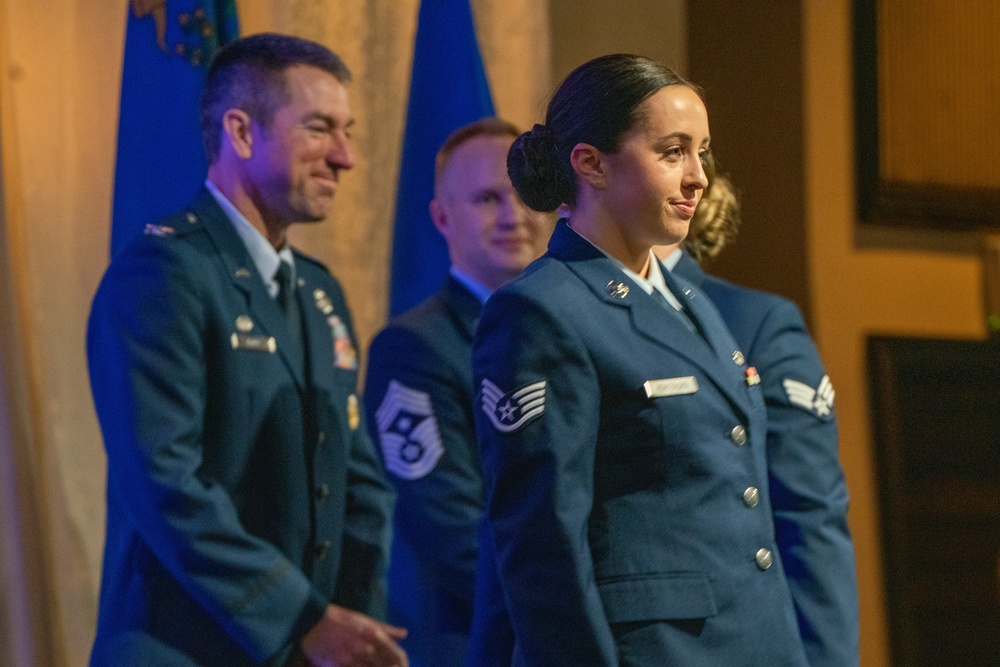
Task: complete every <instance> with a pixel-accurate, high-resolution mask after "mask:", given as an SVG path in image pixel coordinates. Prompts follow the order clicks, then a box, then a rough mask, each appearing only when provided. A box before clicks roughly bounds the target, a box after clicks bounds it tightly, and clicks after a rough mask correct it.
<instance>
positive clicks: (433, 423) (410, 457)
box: [375, 380, 444, 480]
mask: <svg viewBox="0 0 1000 667" xmlns="http://www.w3.org/2000/svg"><path fill="white" fill-rule="evenodd" d="M375 421H376V423H377V424H378V431H379V442H380V443H381V445H382V455H383V458H384V459H385V467H386V470H388V471H389V472H390V473H392V474H393V475H395V476H397V477H400V478H402V479H408V480H414V479H420V478H421V477H423V476H424V475H426V474H427V473H429V472H430V471H431V470H433V469H434V466H435V465H437V462H438V459H440V458H441V455H442V454H444V445H443V444H442V443H441V433H440V431H439V430H438V424H437V419H435V418H434V408H433V406H432V405H431V397H430V394H428V393H427V392H423V391H418V390H416V389H411V388H410V387H407V386H405V385H403V384H400V383H399V382H396V381H395V380H392V381H390V382H389V388H388V389H387V390H386V392H385V398H383V399H382V405H380V406H379V408H378V410H377V411H376V412H375Z"/></svg>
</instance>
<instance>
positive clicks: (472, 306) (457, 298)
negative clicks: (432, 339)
mask: <svg viewBox="0 0 1000 667" xmlns="http://www.w3.org/2000/svg"><path fill="white" fill-rule="evenodd" d="M444 297H445V304H446V305H447V307H448V312H449V313H450V314H451V317H452V319H453V320H454V321H455V324H456V325H457V326H458V329H459V331H461V332H462V335H463V336H464V337H465V339H466V340H468V341H470V342H471V341H472V339H473V337H474V336H475V333H476V325H477V324H478V323H479V315H480V313H481V312H482V309H483V305H482V304H481V303H480V302H479V299H478V298H477V297H476V295H475V294H473V293H472V292H470V291H469V290H468V289H466V288H465V286H464V285H462V284H461V283H460V282H458V281H457V280H455V279H454V278H453V277H451V276H448V280H447V281H446V282H445V285H444Z"/></svg>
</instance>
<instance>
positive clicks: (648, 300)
mask: <svg viewBox="0 0 1000 667" xmlns="http://www.w3.org/2000/svg"><path fill="white" fill-rule="evenodd" d="M549 254H550V255H551V256H553V257H555V258H556V259H560V260H562V261H563V262H565V263H566V265H567V267H568V268H569V269H570V270H571V271H573V272H574V273H575V274H576V275H577V276H579V277H580V279H581V280H582V281H583V282H584V283H585V284H586V285H587V286H588V287H590V289H591V290H592V291H593V293H594V294H595V295H596V296H597V298H598V299H600V300H601V301H602V302H604V303H606V304H608V305H610V306H613V307H618V308H627V309H629V311H630V314H631V319H632V325H633V327H634V328H635V330H636V331H637V332H638V333H639V334H640V335H642V336H644V337H645V338H647V339H648V340H650V341H651V342H652V343H654V344H656V345H659V346H661V347H664V348H667V349H669V350H671V351H672V352H674V353H675V354H678V355H680V356H683V357H684V358H686V359H688V360H689V361H690V362H692V363H694V364H696V365H697V366H698V367H699V368H701V370H702V371H703V372H704V373H705V375H706V376H708V377H709V378H711V379H712V381H713V382H714V383H715V384H716V385H717V386H718V387H719V389H720V390H721V391H723V392H724V393H725V394H726V396H728V397H729V398H730V400H731V401H732V402H733V403H734V404H735V405H737V406H739V407H740V409H741V410H742V411H744V412H746V405H747V399H746V397H745V396H743V395H742V392H740V391H738V389H739V388H741V382H742V380H741V379H740V377H739V367H737V366H736V364H735V363H733V362H732V361H730V362H729V364H726V363H725V362H726V361H727V357H729V356H731V355H732V353H733V351H734V350H735V349H736V347H735V344H732V347H731V349H727V348H728V347H729V345H728V344H727V342H726V339H727V338H728V334H727V333H726V332H725V329H720V327H721V326H722V325H721V320H719V318H718V317H717V316H716V317H715V318H713V317H712V314H713V313H712V311H711V310H710V309H711V306H710V305H709V304H708V303H707V302H706V301H705V299H704V297H702V296H701V295H700V294H699V293H698V292H696V291H695V290H694V289H693V288H691V287H690V285H688V284H687V283H686V282H685V283H683V284H682V283H681V282H680V281H678V280H677V279H676V278H671V276H670V273H669V272H668V271H667V270H666V268H663V267H662V266H661V268H663V274H664V278H665V279H666V281H667V286H668V287H669V288H670V290H671V291H672V292H674V294H675V296H677V298H678V300H679V301H680V302H681V303H683V304H685V305H686V306H688V308H689V313H690V314H691V316H692V318H693V319H694V320H695V324H696V325H698V326H699V327H700V328H701V330H702V331H703V332H705V338H703V337H702V336H699V335H697V334H692V333H691V331H690V330H689V329H688V328H687V327H686V326H685V325H684V323H683V322H682V321H681V320H680V319H679V318H677V317H674V316H673V315H671V314H670V313H669V312H666V311H665V310H664V306H663V305H662V304H660V303H658V302H657V300H656V298H655V297H654V296H652V295H649V294H646V292H645V291H644V290H643V289H642V288H640V287H639V286H638V285H636V284H635V283H634V282H633V281H632V280H631V279H630V278H629V277H628V276H626V275H625V274H624V273H622V271H621V269H620V268H619V267H618V266H617V265H615V264H614V263H613V262H612V261H611V260H610V259H608V258H607V257H605V256H604V254H603V253H601V251H600V250H598V249H597V248H595V247H594V246H593V245H592V244H590V243H589V242H588V241H587V240H586V239H584V238H582V237H581V236H580V235H578V234H577V233H576V232H574V231H573V230H572V229H570V228H569V227H568V226H567V225H566V223H565V222H564V221H560V222H559V224H558V225H557V227H556V230H555V232H554V233H553V235H552V240H551V241H550V242H549ZM622 286H623V287H625V289H622Z"/></svg>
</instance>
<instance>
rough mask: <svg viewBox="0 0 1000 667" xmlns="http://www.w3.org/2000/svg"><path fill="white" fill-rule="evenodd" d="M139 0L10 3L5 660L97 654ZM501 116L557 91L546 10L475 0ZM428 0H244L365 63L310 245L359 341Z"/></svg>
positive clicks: (1, 483)
mask: <svg viewBox="0 0 1000 667" xmlns="http://www.w3.org/2000/svg"><path fill="white" fill-rule="evenodd" d="M167 1H169V0H167ZM127 4H128V3H127V2H126V0H121V1H120V2H95V1H94V0H0V152H2V161H0V195H2V196H0V336H2V339H0V340H2V342H0V347H2V351H0V352H2V353H0V531H2V532H0V662H2V664H9V665H15V666H17V667H22V666H27V665H53V666H56V667H59V666H62V665H81V664H86V660H87V656H88V652H89V647H90V642H91V640H92V637H93V632H94V627H95V621H96V609H97V591H98V585H99V576H100V560H101V550H102V546H103V538H104V482H105V458H104V452H103V447H102V444H101V439H100V435H99V431H98V427H97V422H96V419H95V416H94V412H93V406H92V404H91V400H90V393H89V387H88V383H87V372H86V360H85V356H84V332H85V329H86V320H87V314H88V310H89V306H90V300H91V297H92V295H93V293H94V291H95V289H96V287H97V284H98V281H99V280H100V277H101V274H102V272H103V271H104V268H105V266H106V264H107V260H108V242H109V231H110V230H109V218H110V209H111V193H112V180H113V173H114V171H113V170H114V154H115V134H116V127H117V116H118V95H119V86H120V72H121V59H122V52H123V46H124V26H125V16H126V7H127ZM472 4H473V11H474V14H475V17H476V23H477V29H478V34H479V41H480V45H481V48H482V52H483V57H484V59H485V62H486V67H487V71H488V75H489V78H490V82H491V85H492V89H493V93H494V98H495V101H496V104H497V109H498V112H499V113H500V114H501V115H503V116H506V117H507V118H509V119H510V120H512V121H514V122H515V123H518V124H519V125H523V126H530V124H531V123H533V122H535V121H536V118H537V117H538V116H540V115H541V109H542V108H543V105H544V102H545V98H546V96H547V95H548V92H549V85H550V81H549V62H550V57H549V42H548V35H549V29H548V23H547V21H548V19H547V16H548V5H547V3H539V2H535V1H533V0H504V2H502V3H501V2H495V1H491V0H474V1H473V3H472ZM418 5H419V2H418V0H338V1H337V2H331V1H328V0H244V1H242V2H239V3H238V6H239V10H240V20H241V28H242V31H243V33H244V34H249V33H252V32H261V31H265V30H277V31H281V32H288V33H292V34H297V35H301V36H304V37H309V38H312V39H316V40H318V41H320V42H323V43H325V44H327V45H329V46H330V47H331V48H333V49H334V50H335V51H337V52H339V53H340V54H341V55H342V56H343V57H344V58H345V60H346V61H347V62H348V64H349V65H350V66H351V68H352V69H353V71H354V74H355V83H354V84H353V85H352V88H351V95H352V100H351V101H352V105H353V110H354V113H355V115H356V116H357V118H358V121H359V122H358V126H357V132H356V135H355V136H356V141H357V149H358V153H359V156H360V161H359V164H358V166H357V167H356V168H355V169H354V171H353V172H352V173H349V174H347V176H346V177H345V187H344V188H343V189H342V191H341V192H340V193H339V194H338V202H337V206H336V211H335V213H334V215H333V216H332V217H331V219H330V220H329V221H328V222H327V223H326V224H324V225H317V226H311V227H309V228H308V229H303V230H299V231H298V232H297V235H296V236H295V240H296V241H297V243H298V245H300V246H301V247H303V248H304V249H305V250H306V251H308V252H311V253H312V254H314V255H316V256H318V257H320V258H321V259H322V260H324V261H325V262H327V264H328V265H329V266H330V267H331V269H332V270H333V271H334V273H335V274H337V275H338V276H339V277H340V278H341V280H342V281H343V282H344V284H345V287H346V289H347V291H348V295H349V300H350V302H351V305H352V307H353V310H354V313H355V319H356V320H357V325H358V330H359V335H360V337H361V338H362V344H367V341H368V340H369V339H370V338H371V336H372V335H373V334H374V333H375V332H376V331H377V329H378V328H379V327H380V326H381V324H382V323H383V321H384V313H385V304H386V296H387V284H388V275H387V266H388V258H389V254H390V248H389V244H390V239H391V225H392V216H393V208H394V199H395V188H396V180H397V175H398V163H399V153H400V148H401V143H402V131H403V126H404V123H405V110H406V99H407V92H408V85H409V71H410V66H411V62H412V48H413V38H414V35H415V32H416V17H417V10H418Z"/></svg>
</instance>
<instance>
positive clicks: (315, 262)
mask: <svg viewBox="0 0 1000 667" xmlns="http://www.w3.org/2000/svg"><path fill="white" fill-rule="evenodd" d="M292 252H294V253H295V259H297V260H298V259H301V260H304V261H306V262H309V263H310V264H313V265H315V266H318V267H319V268H321V269H323V271H325V272H326V273H330V269H328V268H326V264H324V263H323V262H321V261H320V260H318V259H317V258H315V257H313V256H312V255H307V254H305V253H304V252H302V251H301V250H299V249H298V248H292Z"/></svg>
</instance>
